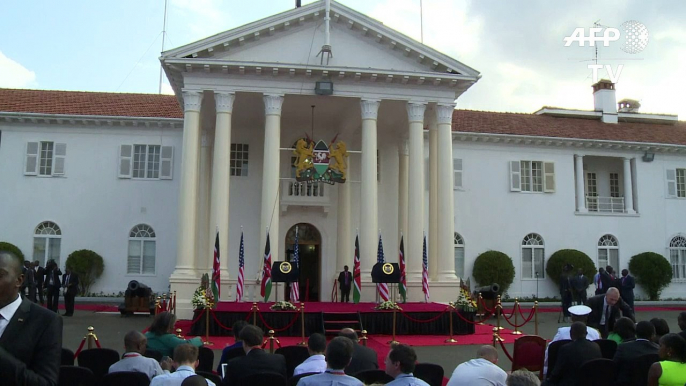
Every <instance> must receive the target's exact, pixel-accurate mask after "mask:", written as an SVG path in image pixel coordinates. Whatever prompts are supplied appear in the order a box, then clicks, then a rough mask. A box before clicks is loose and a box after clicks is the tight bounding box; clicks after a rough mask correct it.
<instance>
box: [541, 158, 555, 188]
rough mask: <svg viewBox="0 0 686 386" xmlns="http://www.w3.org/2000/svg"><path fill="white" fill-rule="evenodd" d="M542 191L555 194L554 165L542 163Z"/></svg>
mask: <svg viewBox="0 0 686 386" xmlns="http://www.w3.org/2000/svg"><path fill="white" fill-rule="evenodd" d="M543 191H544V192H546V193H554V192H555V164H554V163H553V162H543Z"/></svg>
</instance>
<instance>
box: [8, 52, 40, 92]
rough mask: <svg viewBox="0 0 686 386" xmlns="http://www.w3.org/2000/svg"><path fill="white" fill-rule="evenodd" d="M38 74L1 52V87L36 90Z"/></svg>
mask: <svg viewBox="0 0 686 386" xmlns="http://www.w3.org/2000/svg"><path fill="white" fill-rule="evenodd" d="M37 85H38V84H37V83H36V73H35V72H33V71H31V70H29V69H27V68H26V67H24V66H22V65H21V64H20V63H18V62H16V61H14V60H12V59H10V58H8V57H7V56H5V55H4V54H3V53H2V51H0V87H6V88H35V87H36V86H37Z"/></svg>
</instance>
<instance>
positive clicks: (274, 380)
mask: <svg viewBox="0 0 686 386" xmlns="http://www.w3.org/2000/svg"><path fill="white" fill-rule="evenodd" d="M236 384H237V386H262V385H269V386H288V382H287V381H286V378H285V377H284V376H283V375H281V374H278V373H257V374H252V375H248V376H247V377H244V378H241V379H239V380H238V382H236Z"/></svg>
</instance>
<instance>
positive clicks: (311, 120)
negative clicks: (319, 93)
mask: <svg viewBox="0 0 686 386" xmlns="http://www.w3.org/2000/svg"><path fill="white" fill-rule="evenodd" d="M310 125H311V126H312V140H313V141H314V105H312V118H311V119H310Z"/></svg>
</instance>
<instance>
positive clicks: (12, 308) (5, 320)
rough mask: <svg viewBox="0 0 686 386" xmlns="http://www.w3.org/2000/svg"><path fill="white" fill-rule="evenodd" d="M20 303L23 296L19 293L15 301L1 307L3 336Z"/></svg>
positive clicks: (0, 324)
mask: <svg viewBox="0 0 686 386" xmlns="http://www.w3.org/2000/svg"><path fill="white" fill-rule="evenodd" d="M20 305H21V296H19V295H17V299H16V300H15V301H13V302H12V303H10V304H8V305H6V306H4V307H2V309H0V337H2V334H3V333H4V332H5V329H6V328H7V325H8V324H10V320H12V317H13V316H14V314H15V313H16V312H17V310H18V309H19V306H20Z"/></svg>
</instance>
